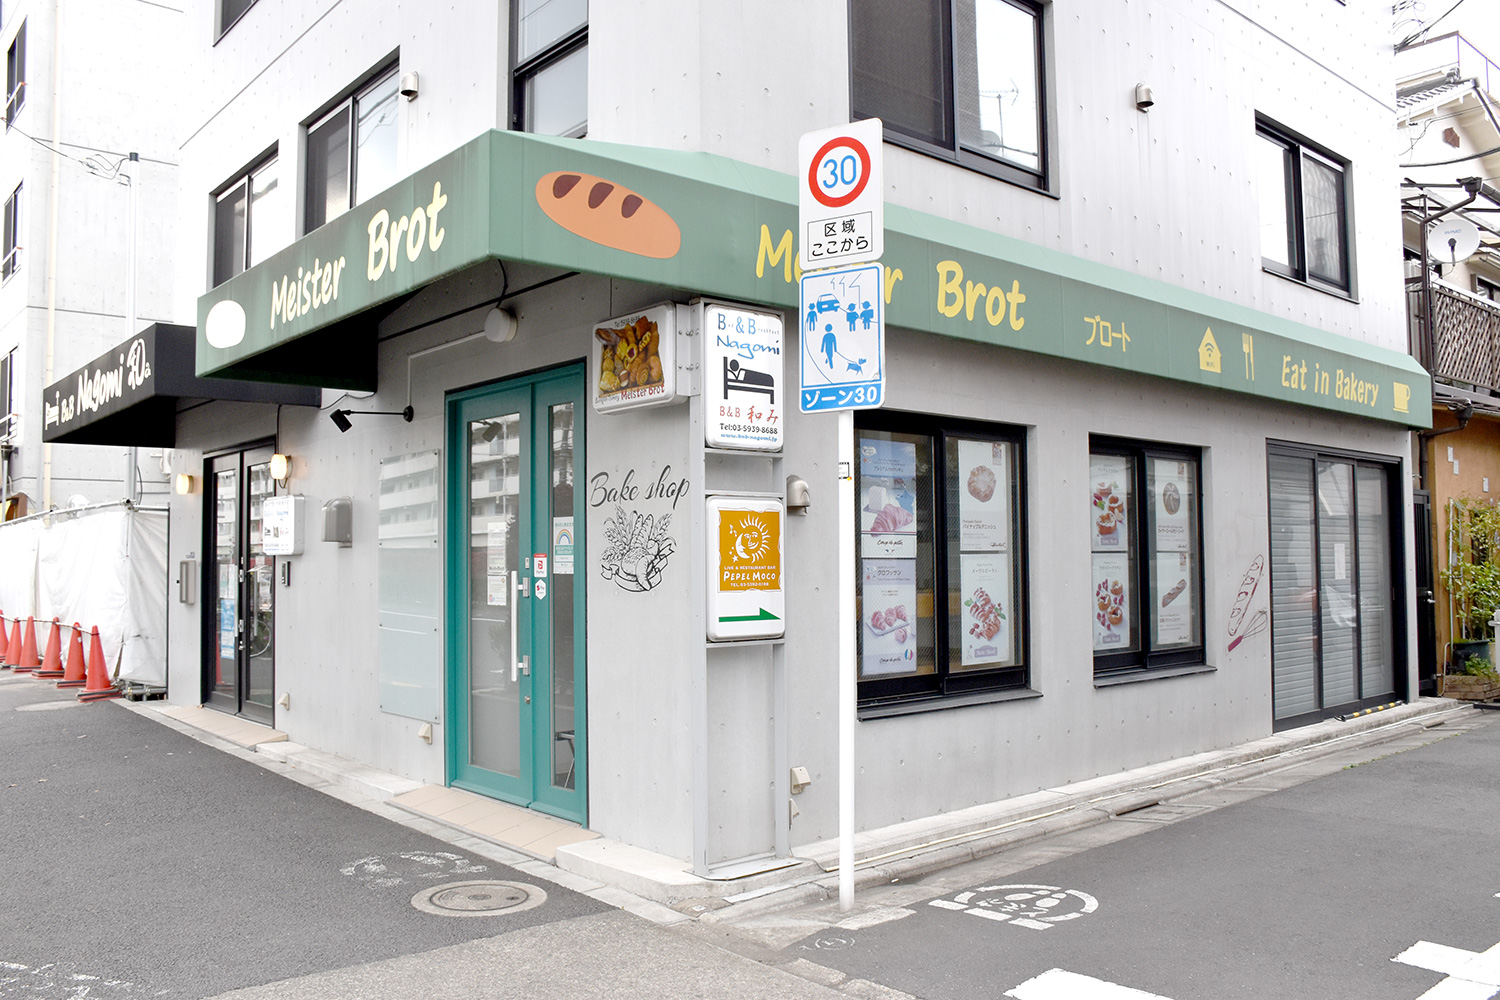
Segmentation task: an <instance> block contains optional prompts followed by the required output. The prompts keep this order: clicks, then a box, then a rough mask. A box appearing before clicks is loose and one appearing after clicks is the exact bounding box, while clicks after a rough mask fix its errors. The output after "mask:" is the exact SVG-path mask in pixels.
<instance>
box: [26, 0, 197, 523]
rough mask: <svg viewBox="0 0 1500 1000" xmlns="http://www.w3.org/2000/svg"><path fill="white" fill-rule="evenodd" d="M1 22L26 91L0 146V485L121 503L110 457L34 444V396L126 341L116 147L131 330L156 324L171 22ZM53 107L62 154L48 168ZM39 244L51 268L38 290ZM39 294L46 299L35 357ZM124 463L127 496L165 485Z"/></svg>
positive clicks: (146, 460)
mask: <svg viewBox="0 0 1500 1000" xmlns="http://www.w3.org/2000/svg"><path fill="white" fill-rule="evenodd" d="M59 10H61V12H62V14H61V22H60V28H59V24H58V22H57V20H56V18H57V11H59ZM4 18H5V20H4V23H3V24H0V58H3V55H4V51H7V50H8V49H9V47H10V44H11V42H12V40H13V39H14V38H15V35H16V32H17V31H18V30H19V27H20V25H21V23H22V22H23V21H24V22H25V25H26V74H25V76H26V81H27V84H28V86H27V90H26V101H25V104H24V106H23V107H22V109H21V111H20V113H19V114H18V115H17V116H16V121H15V122H14V127H13V128H10V129H7V130H6V131H5V133H4V135H3V136H0V192H3V193H0V198H3V197H9V196H10V194H11V192H12V191H14V190H15V187H16V185H17V184H18V183H20V184H23V185H24V187H23V196H22V202H21V205H22V207H21V212H22V223H21V224H22V237H21V245H22V246H23V247H24V249H23V251H22V256H21V269H20V271H18V272H17V273H16V274H15V275H14V276H12V278H11V279H10V280H9V281H7V282H6V283H5V285H4V286H3V287H0V353H4V352H8V351H10V350H12V349H15V350H16V351H17V367H16V371H15V373H14V376H13V379H14V381H13V392H14V401H13V406H14V411H15V412H16V413H18V414H19V418H20V419H19V424H18V431H17V433H16V434H15V435H14V437H13V439H12V440H13V442H14V443H15V445H16V450H15V452H14V453H13V456H12V462H11V469H10V482H9V483H8V484H6V488H7V490H8V491H10V492H21V493H25V494H27V495H28V496H29V497H30V498H31V509H32V510H33V511H36V510H39V509H41V507H42V506H43V505H44V504H45V502H46V499H47V497H48V496H50V498H51V501H52V503H54V504H56V505H63V504H65V503H67V502H68V500H69V498H70V497H73V496H78V495H81V496H84V497H86V498H87V499H88V500H89V501H91V502H100V501H106V500H114V499H118V498H120V497H122V496H124V475H125V469H126V457H125V455H126V452H125V449H123V448H105V447H87V446H80V445H59V446H55V447H51V448H50V449H49V448H47V447H46V446H44V445H43V444H42V390H43V389H45V388H46V386H47V385H48V384H50V383H51V382H53V381H56V380H57V379H59V378H61V377H62V376H64V375H66V374H67V373H68V372H71V371H73V370H74V369H76V368H78V367H80V366H82V365H83V364H85V363H87V362H89V361H91V360H93V359H94V358H96V357H98V356H99V355H100V354H101V353H103V352H104V351H105V350H107V349H108V348H109V347H111V346H112V345H115V344H119V343H121V342H122V341H124V340H125V339H126V338H127V337H128V335H129V334H130V332H131V331H130V330H129V329H128V328H127V323H126V312H125V310H126V274H127V247H128V246H129V242H130V222H129V220H130V191H129V188H128V187H127V186H126V185H125V184H124V183H123V182H122V178H121V177H120V175H119V174H118V173H117V170H116V168H117V165H118V164H120V162H121V161H122V160H124V159H125V158H126V156H127V155H128V154H129V153H130V152H132V151H134V152H137V153H138V154H139V155H140V158H141V161H140V164H139V166H138V168H137V170H138V178H139V187H138V192H139V194H138V198H139V200H138V210H137V211H138V215H137V219H138V221H137V233H136V247H137V253H138V263H137V283H136V316H137V329H140V328H141V327H145V326H147V325H149V324H151V323H153V322H158V321H165V320H167V319H169V317H170V314H171V294H172V288H173V285H174V283H175V282H174V276H173V267H172V264H171V261H172V253H173V249H174V243H175V239H176V205H177V192H176V183H177V178H176V166H177V156H178V151H177V143H176V136H175V129H176V113H175V109H176V104H177V100H178V98H179V96H180V94H181V91H182V83H181V79H180V77H179V76H178V70H179V68H180V67H179V63H178V62H177V61H176V59H175V53H176V51H177V50H178V49H179V48H180V44H179V39H180V35H179V32H180V29H181V25H182V21H183V16H182V14H181V12H180V11H176V10H173V9H172V8H170V7H167V6H164V5H160V4H118V3H111V2H109V0H69V2H67V3H62V4H54V3H51V2H42V0H18V2H15V3H7V4H5V6H4ZM59 34H60V40H61V46H62V58H61V61H60V62H59V61H58V60H57V58H56V55H57V43H58V41H59ZM55 81H56V82H55ZM54 97H55V98H56V99H55V100H54ZM54 111H56V112H57V114H58V118H57V119H56V120H57V123H58V126H59V130H58V131H57V135H56V139H57V140H58V143H57V145H58V148H59V149H60V150H61V154H62V155H61V157H60V159H59V162H58V163H57V165H56V172H55V174H54V169H53V167H54V164H53V156H52V153H51V152H50V150H51V148H52V146H53V139H54V135H53V133H54ZM126 169H127V170H128V167H127V168H126ZM54 176H55V177H56V185H57V198H56V225H55V227H54V225H53V219H52V189H53V178H54ZM53 241H55V254H52V255H50V256H52V257H53V258H54V260H55V263H54V265H53V266H55V269H56V270H55V279H54V282H53V286H54V287H53V288H52V289H50V290H49V287H48V286H49V283H48V267H49V243H51V242H53ZM49 291H50V292H51V294H52V297H53V305H54V311H53V318H52V321H51V338H50V340H51V346H50V351H49V345H48V340H49V337H48V326H49V323H48V319H47V306H48V298H49ZM49 354H50V358H49ZM49 451H50V456H49V454H48V452H49ZM159 455H160V452H159V451H158V452H157V453H156V456H158V457H159ZM139 467H140V469H141V487H142V490H143V492H144V493H146V494H160V493H161V492H162V491H163V490H164V488H165V478H164V476H163V475H162V473H161V471H160V466H159V462H158V461H156V460H153V456H152V454H151V453H148V452H143V453H142V457H141V460H140V463H139ZM49 480H50V486H49V485H48V481H49Z"/></svg>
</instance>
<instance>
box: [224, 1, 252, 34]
mask: <svg viewBox="0 0 1500 1000" xmlns="http://www.w3.org/2000/svg"><path fill="white" fill-rule="evenodd" d="M254 6H255V0H219V37H220V38H223V37H224V33H225V32H227V31H228V30H229V29H230V28H232V27H234V23H235V22H236V21H238V20H239V19H240V18H241V17H243V16H244V14H245V11H247V10H249V9H250V8H251V7H254Z"/></svg>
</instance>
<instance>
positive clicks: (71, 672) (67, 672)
mask: <svg viewBox="0 0 1500 1000" xmlns="http://www.w3.org/2000/svg"><path fill="white" fill-rule="evenodd" d="M87 679H88V668H87V666H86V665H85V664H84V659H83V629H82V628H80V627H79V625H78V623H77V622H74V623H73V638H72V639H70V640H68V665H67V666H66V667H64V668H63V679H62V680H60V681H58V682H57V686H58V687H60V688H81V687H83V685H84V682H85V681H86V680H87Z"/></svg>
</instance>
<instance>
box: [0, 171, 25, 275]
mask: <svg viewBox="0 0 1500 1000" xmlns="http://www.w3.org/2000/svg"><path fill="white" fill-rule="evenodd" d="M20 239H21V185H19V184H17V185H16V189H15V191H13V192H11V196H10V197H9V198H7V199H5V245H4V251H3V252H4V254H5V256H4V257H0V281H9V280H10V276H11V275H12V274H15V273H16V268H18V267H20V266H21V247H20V246H19V243H20Z"/></svg>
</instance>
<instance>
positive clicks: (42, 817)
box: [0, 675, 611, 997]
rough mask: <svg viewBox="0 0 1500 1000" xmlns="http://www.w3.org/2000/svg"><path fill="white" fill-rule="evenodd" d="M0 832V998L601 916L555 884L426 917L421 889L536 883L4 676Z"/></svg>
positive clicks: (118, 987)
mask: <svg viewBox="0 0 1500 1000" xmlns="http://www.w3.org/2000/svg"><path fill="white" fill-rule="evenodd" d="M49 706H51V707H49ZM58 706H61V707H58ZM0 844H3V845H4V846H3V848H0V899H3V904H0V995H15V996H58V997H64V996H67V997H73V996H80V995H82V996H91V997H93V996H111V997H113V996H120V997H126V996H132V997H133V996H155V995H160V994H163V993H165V994H166V995H170V996H174V997H204V996H210V995H213V994H217V993H220V992H224V991H227V990H230V989H236V988H240V987H245V986H250V985H255V984H262V983H268V982H273V981H276V980H282V979H287V978H289V977H295V976H302V975H306V974H308V973H312V972H320V971H324V970H328V969H334V968H342V967H347V966H353V965H357V964H361V963H369V962H374V961H380V960H386V959H393V958H396V957H398V956H404V955H411V954H414V953H419V952H425V951H428V950H430V949H436V948H441V947H444V946H451V945H456V944H459V943H461V942H466V941H471V940H473V939H478V938H485V937H490V936H493V935H497V934H503V933H512V932H515V931H517V930H520V929H523V928H530V927H536V926H538V925H545V924H550V923H554V922H557V921H567V920H572V919H576V918H580V917H585V916H587V915H590V914H599V913H602V912H604V911H609V910H610V909H611V908H610V907H608V906H606V905H605V904H603V903H600V902H598V901H596V900H594V899H591V898H589V897H586V896H582V895H579V894H577V893H573V892H569V891H567V890H566V889H563V888H561V887H558V886H556V885H548V886H545V887H544V888H543V891H544V892H545V894H546V900H545V902H544V903H542V904H541V905H539V906H534V907H532V908H530V909H526V910H520V911H517V912H510V913H507V914H504V915H496V916H487V917H482V918H454V917H449V916H439V915H432V914H429V913H424V912H420V911H419V910H417V909H415V908H414V907H413V905H412V902H411V900H412V897H413V896H414V895H415V894H416V893H417V892H418V891H420V890H422V889H423V888H424V887H431V886H434V885H438V884H446V883H450V882H458V881H466V880H474V879H499V880H505V881H515V882H520V883H530V884H535V880H533V879H530V878H528V877H527V876H525V875H524V874H522V873H519V872H517V871H515V870H514V869H510V868H507V867H505V866H503V865H499V864H496V863H495V862H494V861H492V860H489V859H486V858H478V857H474V856H471V855H467V854H465V853H464V852H462V851H460V850H457V849H455V848H454V847H452V846H450V845H448V844H445V843H442V842H440V841H438V840H434V839H432V838H430V837H426V836H423V835H421V834H420V833H417V832H415V831H413V830H409V829H407V828H405V827H403V826H401V825H399V824H396V823H392V822H390V821H388V820H386V819H383V818H381V817H379V816H375V815H372V814H371V813H368V812H365V811H363V810H361V809H358V808H355V807H353V806H350V805H347V804H345V803H344V802H341V801H339V800H337V799H335V798H332V797H330V796H327V795H324V794H322V793H320V792H318V791H316V790H314V789H311V788H308V787H305V786H303V785H300V784H298V783H296V782H293V781H289V780H287V779H286V778H284V777H282V776H280V775H278V774H275V773H273V772H270V771H267V770H265V769H263V768H260V767H257V766H256V765H255V764H253V763H250V762H248V761H245V760H242V759H240V758H238V757H236V756H233V755H231V754H227V753H224V752H222V751H219V750H216V749H214V748H212V747H209V746H205V745H204V744H202V743H199V742H197V741H195V740H193V739H191V738H189V737H186V736H184V735H182V734H180V733H177V732H175V731H173V730H172V729H169V728H167V727H165V726H162V725H159V724H157V723H155V722H153V721H151V720H149V719H145V718H142V717H141V716H139V715H136V714H134V713H132V712H129V711H126V710H124V709H123V708H122V707H121V706H119V705H114V704H109V703H97V704H90V705H79V704H77V703H76V702H75V701H74V698H73V694H72V693H71V692H59V691H56V690H55V689H51V688H50V687H49V686H43V685H42V684H40V683H39V682H36V681H33V680H31V679H24V678H11V677H10V676H9V675H0ZM79 977H83V978H79ZM93 977H97V978H93ZM83 987H89V991H88V992H85V993H79V992H78V990H79V989H80V988H83Z"/></svg>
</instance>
